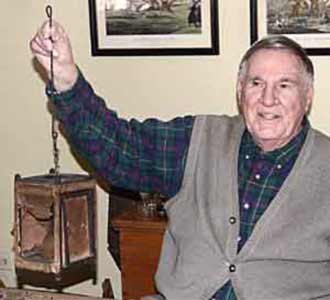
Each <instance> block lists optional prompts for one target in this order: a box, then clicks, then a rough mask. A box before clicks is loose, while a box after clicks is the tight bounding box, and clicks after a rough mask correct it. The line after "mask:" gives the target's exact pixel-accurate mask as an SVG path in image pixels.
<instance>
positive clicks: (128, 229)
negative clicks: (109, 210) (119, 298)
mask: <svg viewBox="0 0 330 300" xmlns="http://www.w3.org/2000/svg"><path fill="white" fill-rule="evenodd" d="M111 223H112V226H113V227H114V228H115V229H116V230H118V231H119V249H120V263H121V276H122V289H123V299H124V300H131V299H134V300H137V299H140V297H142V296H145V295H150V294H156V290H155V288H154V275H155V272H156V269H157V265H158V260H159V255H160V250H161V245H162V239H163V234H164V231H165V226H166V219H165V217H163V216H160V215H159V214H157V213H154V214H149V215H146V214H145V213H143V211H142V209H141V207H140V204H138V203H136V205H132V206H131V207H128V208H127V209H126V210H125V211H122V212H120V213H119V214H118V215H115V216H114V217H113V218H112V219H111Z"/></svg>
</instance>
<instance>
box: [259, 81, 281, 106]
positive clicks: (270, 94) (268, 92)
mask: <svg viewBox="0 0 330 300" xmlns="http://www.w3.org/2000/svg"><path fill="white" fill-rule="evenodd" d="M261 101H262V103H263V105H265V106H273V105H275V104H277V103H278V99H277V93H276V88H275V87H274V86H273V85H266V86H265V88H264V90H263V95H262V99H261Z"/></svg>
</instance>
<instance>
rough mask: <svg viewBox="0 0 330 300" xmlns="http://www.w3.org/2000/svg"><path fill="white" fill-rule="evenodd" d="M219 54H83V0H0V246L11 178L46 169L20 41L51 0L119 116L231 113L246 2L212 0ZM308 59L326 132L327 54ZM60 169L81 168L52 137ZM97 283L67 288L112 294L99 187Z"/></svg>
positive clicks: (3, 246) (38, 100)
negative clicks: (107, 285)
mask: <svg viewBox="0 0 330 300" xmlns="http://www.w3.org/2000/svg"><path fill="white" fill-rule="evenodd" d="M219 2H220V3H219V12H220V44H221V54H220V56H205V57H201V56H195V57H189V56H187V57H91V55H90V36H89V16H88V1H87V0H85V1H82V0H71V1H65V0H58V1H42V0H24V1H22V0H20V1H13V0H2V1H1V2H0V32H1V39H0V51H1V52H0V53H1V56H0V79H1V81H0V82H1V88H0V99H1V102H2V106H1V110H0V141H1V147H0V149H1V150H0V153H1V156H0V197H1V201H0V214H1V216H0V228H1V230H0V251H2V250H7V251H10V248H11V245H12V237H11V236H10V230H11V228H12V224H13V177H14V174H16V173H20V174H21V175H22V176H27V175H33V174H43V173H45V172H48V169H49V168H50V167H51V166H52V164H53V162H52V153H51V138H50V116H49V113H48V112H47V107H46V97H45V95H44V92H43V90H44V85H43V82H42V81H41V80H40V78H39V77H38V75H37V74H36V72H35V71H34V69H33V67H32V64H31V55H30V52H29V48H28V41H29V39H30V38H31V37H32V35H33V34H34V32H35V30H36V28H37V27H38V26H39V25H40V23H41V22H42V21H43V20H44V19H45V13H44V9H45V6H46V4H48V3H51V4H52V5H53V8H54V15H55V18H56V19H57V20H59V21H60V22H62V23H63V24H64V25H65V27H66V28H67V30H68V32H69V34H70V36H71V39H72V44H73V48H74V52H75V57H76V61H77V63H78V64H79V66H80V67H81V69H82V70H83V71H84V74H85V76H86V77H87V78H88V79H89V80H90V81H91V82H92V84H93V85H94V87H95V89H96V91H97V92H98V93H99V94H101V95H103V96H104V97H105V98H107V99H108V103H109V104H110V105H111V106H112V107H114V108H117V110H118V111H119V113H120V114H121V115H123V116H126V117H132V116H134V117H137V118H141V119H142V118H145V117H147V116H157V117H161V118H164V119H168V118H171V117H174V116H176V115H183V114H187V113H192V114H195V113H228V114H233V113H235V111H236V105H235V100H234V99H235V93H234V88H235V77H236V68H237V63H238V60H239V58H240V57H241V55H242V53H243V51H244V50H245V49H246V48H247V47H248V45H249V15H248V12H249V4H248V3H249V1H230V0H221V1H219ZM313 61H314V62H315V64H316V73H317V76H316V93H315V105H314V108H313V110H312V115H311V119H312V122H313V124H314V125H315V126H317V127H319V128H320V129H321V130H322V131H324V132H327V133H330V122H329V120H330V113H329V110H330V104H329V100H328V92H329V84H328V78H329V73H328V70H329V67H330V58H329V57H327V56H324V57H313ZM59 146H60V149H61V154H60V155H61V161H60V163H61V171H62V172H82V170H81V168H80V167H79V166H78V164H77V163H76V162H75V160H74V159H73V157H72V156H71V154H70V152H69V151H68V147H67V144H66V142H65V141H64V140H63V139H62V138H61V139H60V145H59ZM98 192H99V193H98V196H99V236H100V240H99V257H100V263H99V278H100V281H99V284H98V285H97V286H92V284H91V283H90V282H86V283H83V284H81V285H79V286H76V287H74V288H72V289H71V290H72V291H75V292H82V293H87V294H93V295H100V293H101V287H100V282H101V280H103V279H104V278H105V277H110V278H111V279H112V280H113V283H114V289H115V294H116V296H117V297H119V296H120V293H121V287H120V273H119V271H118V270H117V269H116V267H115V266H114V264H113V262H112V259H111V257H110V256H109V255H108V254H107V251H106V221H107V213H106V212H107V197H106V194H105V193H104V192H103V191H102V190H101V189H99V190H98Z"/></svg>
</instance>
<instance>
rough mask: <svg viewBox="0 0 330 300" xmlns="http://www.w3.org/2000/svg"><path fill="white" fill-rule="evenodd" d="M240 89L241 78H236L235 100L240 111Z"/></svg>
mask: <svg viewBox="0 0 330 300" xmlns="http://www.w3.org/2000/svg"><path fill="white" fill-rule="evenodd" d="M242 91H243V83H242V80H241V79H238V80H237V84H236V102H237V107H238V111H239V112H240V113H242Z"/></svg>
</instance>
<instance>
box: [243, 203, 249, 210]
mask: <svg viewBox="0 0 330 300" xmlns="http://www.w3.org/2000/svg"><path fill="white" fill-rule="evenodd" d="M243 207H244V209H246V210H247V209H249V208H250V203H247V202H246V203H244V205H243Z"/></svg>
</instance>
